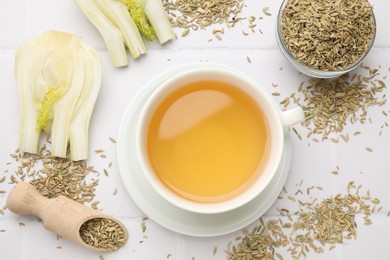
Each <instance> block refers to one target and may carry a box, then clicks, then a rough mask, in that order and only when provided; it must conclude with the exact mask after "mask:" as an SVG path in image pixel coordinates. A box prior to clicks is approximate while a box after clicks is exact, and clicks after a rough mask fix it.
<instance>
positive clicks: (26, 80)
mask: <svg viewBox="0 0 390 260" xmlns="http://www.w3.org/2000/svg"><path fill="white" fill-rule="evenodd" d="M15 75H16V81H17V83H18V86H19V96H20V107H21V124H20V136H19V148H20V150H21V151H24V152H28V153H37V149H38V142H39V136H40V133H41V131H42V130H43V129H45V130H47V129H48V128H49V129H48V132H50V135H51V142H52V145H51V153H52V155H53V156H58V157H66V155H67V146H68V141H69V140H70V147H71V157H72V159H73V160H84V159H87V158H88V126H89V121H90V117H91V114H92V111H93V108H94V105H95V101H96V98H97V96H98V93H99V89H100V84H101V62H100V58H99V56H98V54H97V52H96V50H95V49H93V48H92V47H90V46H88V45H87V44H86V43H84V42H83V41H81V40H80V39H79V38H78V37H77V36H75V35H73V34H70V33H66V32H59V31H47V32H44V33H41V34H39V35H37V36H35V37H31V38H29V39H27V40H26V41H25V42H23V43H22V44H21V45H20V46H19V48H18V49H17V52H16V58H15Z"/></svg>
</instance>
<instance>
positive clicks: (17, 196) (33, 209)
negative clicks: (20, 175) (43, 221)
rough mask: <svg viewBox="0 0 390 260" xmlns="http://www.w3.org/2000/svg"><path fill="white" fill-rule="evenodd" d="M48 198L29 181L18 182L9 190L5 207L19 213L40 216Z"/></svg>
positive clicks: (47, 203) (48, 201)
mask: <svg viewBox="0 0 390 260" xmlns="http://www.w3.org/2000/svg"><path fill="white" fill-rule="evenodd" d="M49 203H50V200H49V199H48V198H45V197H43V196H42V195H40V194H39V192H38V191H37V189H36V188H35V187H34V186H32V185H31V184H29V183H23V182H20V183H18V184H16V186H15V187H14V188H13V189H12V190H11V191H10V193H9V194H8V198H7V207H8V209H9V210H11V211H12V212H14V213H16V214H19V215H32V216H37V217H40V218H42V214H44V212H45V209H47V207H48V205H49Z"/></svg>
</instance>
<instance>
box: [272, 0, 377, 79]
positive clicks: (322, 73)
mask: <svg viewBox="0 0 390 260" xmlns="http://www.w3.org/2000/svg"><path fill="white" fill-rule="evenodd" d="M288 1H289V0H284V1H283V3H282V4H281V6H280V9H279V12H278V17H277V22H276V41H277V43H278V46H279V49H280V50H281V52H282V53H283V55H284V57H285V58H286V59H287V60H288V61H289V62H290V63H291V64H292V65H293V67H294V68H295V69H296V70H298V71H300V72H302V73H303V74H306V75H308V76H311V77H315V78H335V77H339V76H341V75H343V74H345V73H348V72H350V71H352V70H353V69H355V68H356V67H358V66H359V65H360V64H361V63H362V62H363V61H364V59H365V58H366V57H367V54H368V53H369V52H370V50H371V49H372V46H373V45H374V41H375V36H376V21H375V16H374V12H373V10H372V9H371V13H372V19H373V23H374V35H373V38H372V41H371V42H370V45H369V46H368V49H367V51H366V52H365V53H364V54H363V55H362V56H361V57H360V58H359V59H358V60H357V61H356V62H355V63H354V64H352V65H351V66H349V67H348V68H347V69H344V70H334V71H330V70H319V69H315V68H311V67H309V66H307V65H305V64H304V63H302V62H299V61H297V59H296V58H295V57H294V55H293V54H292V53H291V52H290V50H289V49H288V48H287V46H286V45H285V43H284V41H283V38H282V29H281V26H280V23H281V19H282V11H283V9H284V7H285V6H286V4H287V2H288Z"/></svg>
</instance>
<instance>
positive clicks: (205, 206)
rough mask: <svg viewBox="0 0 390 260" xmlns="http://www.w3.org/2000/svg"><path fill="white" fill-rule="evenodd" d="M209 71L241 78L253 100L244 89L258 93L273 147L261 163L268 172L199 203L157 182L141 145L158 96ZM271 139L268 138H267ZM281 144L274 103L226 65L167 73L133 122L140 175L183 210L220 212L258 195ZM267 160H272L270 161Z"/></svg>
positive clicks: (272, 171)
mask: <svg viewBox="0 0 390 260" xmlns="http://www.w3.org/2000/svg"><path fill="white" fill-rule="evenodd" d="M213 73H214V74H215V75H220V76H221V75H225V76H226V75H228V76H229V77H231V78H235V79H236V80H238V81H241V82H245V84H246V87H245V88H244V87H239V86H236V87H238V88H240V89H241V90H243V91H245V93H247V94H249V95H250V96H251V98H253V100H255V101H256V99H255V98H254V96H253V95H251V94H250V93H248V92H249V91H248V89H251V90H252V91H254V92H255V93H256V94H257V95H258V96H257V97H261V99H262V101H265V102H266V105H259V102H256V103H257V104H258V105H259V107H260V108H261V109H263V107H266V108H267V109H268V110H269V111H268V112H270V113H271V115H268V114H267V116H266V117H265V118H266V120H267V126H268V128H269V127H270V126H269V125H270V121H269V120H271V119H270V118H273V119H272V120H273V121H272V122H273V126H272V127H273V133H272V136H271V138H272V139H271V140H272V141H273V142H276V143H275V147H274V146H272V149H270V154H271V153H272V156H273V157H272V158H273V160H272V161H271V160H268V161H267V163H266V166H265V168H266V170H268V172H269V173H268V174H261V176H260V177H259V178H257V179H256V180H255V181H254V183H252V184H251V185H250V186H249V187H248V188H247V189H245V191H243V192H241V193H239V194H238V195H237V196H234V197H233V198H229V199H227V200H224V201H221V202H210V203H202V202H196V201H191V200H189V199H185V198H183V197H181V196H180V195H178V194H176V193H174V192H173V191H171V190H169V188H167V187H166V186H165V185H164V184H163V183H161V181H160V180H158V177H157V176H155V175H154V172H153V169H152V167H151V166H150V163H148V160H147V153H146V148H145V140H146V138H145V136H146V132H147V131H146V129H147V128H148V124H149V121H150V116H151V115H152V114H153V112H154V110H155V109H156V107H157V106H158V104H159V102H161V101H162V99H164V98H165V97H166V96H168V95H169V94H170V93H172V92H173V91H175V90H176V89H178V88H180V86H174V84H175V83H176V82H178V81H180V80H184V81H185V80H186V79H187V80H188V78H189V76H190V77H191V76H192V77H193V75H202V74H204V75H206V76H207V75H208V77H210V75H212V74H213ZM204 75H203V76H204ZM201 80H207V79H206V78H202V79H196V80H194V79H192V80H189V81H187V82H185V83H181V84H180V85H181V86H183V85H185V84H188V83H191V82H196V81H201ZM220 81H222V82H227V83H229V82H228V81H226V79H225V78H221V79H220ZM176 84H177V83H176ZM172 86H173V87H172ZM164 92H166V93H164ZM263 112H264V111H263ZM271 140H270V141H269V142H271ZM272 145H274V144H272ZM283 145H284V134H283V125H282V122H281V120H280V116H279V111H278V109H277V105H276V104H275V102H274V100H273V98H272V96H271V95H270V94H269V93H268V92H267V91H266V89H265V88H264V87H262V86H261V85H260V84H259V83H258V82H257V81H255V80H254V79H253V78H251V77H249V76H248V75H245V74H244V73H243V72H240V71H238V70H235V69H232V68H228V67H225V68H221V67H214V66H206V67H202V68H192V69H187V70H185V71H182V72H180V73H178V74H176V75H174V76H172V77H170V78H169V79H168V80H166V81H164V82H163V83H162V84H160V85H159V86H158V87H157V88H156V89H155V90H154V91H153V92H152V94H151V95H150V96H149V98H148V99H147V101H146V102H145V104H144V106H143V108H142V110H141V113H140V117H139V120H138V122H137V129H136V150H137V155H138V161H139V163H140V165H141V168H142V170H143V173H144V176H145V177H146V179H147V180H148V182H149V183H150V185H151V186H152V187H153V189H155V190H156V191H157V193H159V194H160V195H161V196H162V197H163V198H164V199H165V200H167V201H168V202H170V203H171V204H173V205H175V206H177V207H179V208H182V209H184V210H187V211H191V212H195V213H201V214H215V213H223V212H226V211H230V210H233V209H236V208H238V207H240V206H243V205H245V204H246V203H248V202H249V201H251V200H252V199H254V198H255V197H256V196H258V195H259V194H260V193H261V192H262V191H263V190H264V189H265V188H266V187H267V186H268V185H269V183H270V182H271V180H272V178H273V177H274V175H275V174H276V172H277V168H278V166H279V164H280V161H281V158H282V153H283ZM270 157H271V156H270ZM271 162H273V164H272V163H271ZM260 180H261V181H260Z"/></svg>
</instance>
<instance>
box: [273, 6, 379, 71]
mask: <svg viewBox="0 0 390 260" xmlns="http://www.w3.org/2000/svg"><path fill="white" fill-rule="evenodd" d="M276 34H277V42H278V45H279V47H280V50H281V51H282V53H283V54H284V56H285V57H286V58H287V60H289V61H290V62H291V63H292V64H293V66H294V67H295V68H296V69H297V70H299V71H300V72H302V73H304V74H307V75H309V76H312V77H317V78H333V77H338V76H340V75H342V74H345V73H347V72H349V71H351V70H353V69H354V68H356V67H357V66H359V65H360V64H361V63H362V62H363V60H364V59H365V58H366V56H367V54H368V53H369V51H370V49H371V48H372V45H373V43H374V40H375V34H376V22H375V17H374V12H373V8H372V6H371V4H370V3H369V2H368V1H367V0H284V1H283V3H282V5H281V7H280V10H279V13H278V18H277V26H276Z"/></svg>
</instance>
